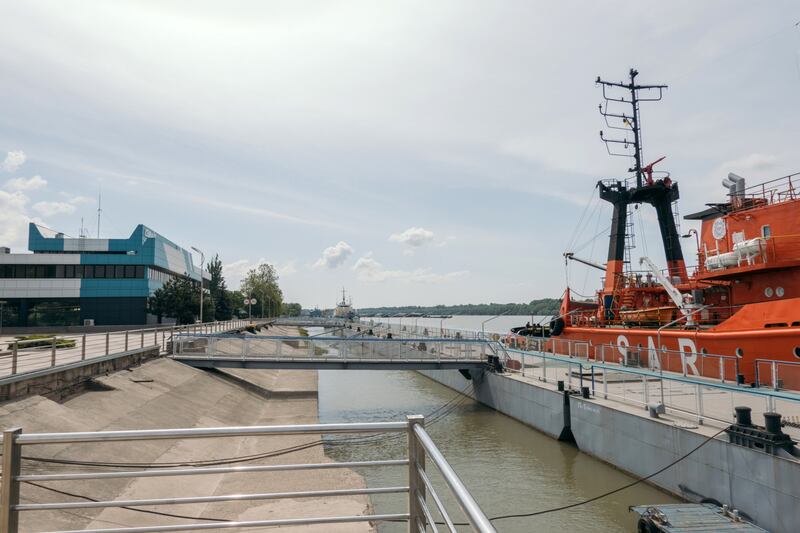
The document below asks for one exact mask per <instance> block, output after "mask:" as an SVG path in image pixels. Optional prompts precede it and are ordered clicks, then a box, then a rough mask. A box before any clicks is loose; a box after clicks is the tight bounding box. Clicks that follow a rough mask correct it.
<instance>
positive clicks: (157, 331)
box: [0, 319, 262, 378]
mask: <svg viewBox="0 0 800 533" xmlns="http://www.w3.org/2000/svg"><path fill="white" fill-rule="evenodd" d="M257 322H258V323H261V322H262V321H257ZM249 323H250V321H249V320H240V319H236V320H226V321H219V322H206V323H203V324H189V325H183V326H167V327H153V328H139V329H130V330H121V331H107V332H102V333H84V334H64V335H57V334H53V335H43V336H41V337H39V336H37V338H34V339H29V340H12V341H7V342H4V343H2V344H0V378H2V377H7V376H14V375H17V374H23V373H26V372H32V371H35V370H41V369H45V368H52V367H56V366H59V365H62V364H67V363H74V362H78V361H84V360H86V359H91V358H93V357H100V356H105V355H112V354H115V353H122V352H127V351H129V350H135V349H139V348H148V347H152V346H158V347H159V350H160V351H161V353H167V352H168V351H169V350H170V348H171V346H172V341H173V338H174V337H175V336H176V335H177V334H179V333H221V332H225V331H230V330H233V329H240V328H243V327H245V326H247V325H248V324H249Z"/></svg>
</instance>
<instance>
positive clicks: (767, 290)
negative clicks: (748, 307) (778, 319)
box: [764, 287, 773, 298]
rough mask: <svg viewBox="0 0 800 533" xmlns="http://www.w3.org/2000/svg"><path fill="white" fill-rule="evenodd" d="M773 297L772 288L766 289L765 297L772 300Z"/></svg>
mask: <svg viewBox="0 0 800 533" xmlns="http://www.w3.org/2000/svg"><path fill="white" fill-rule="evenodd" d="M772 295H773V291H772V287H767V288H766V289H764V296H766V297H767V298H772Z"/></svg>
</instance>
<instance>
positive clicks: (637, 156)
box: [595, 68, 667, 187]
mask: <svg viewBox="0 0 800 533" xmlns="http://www.w3.org/2000/svg"><path fill="white" fill-rule="evenodd" d="M628 75H629V76H630V80H631V81H630V83H624V82H618V83H616V82H611V81H604V80H601V79H600V76H598V77H597V80H596V82H595V83H597V84H598V85H601V86H602V87H603V99H604V100H605V103H604V104H600V105H598V106H597V107H598V109H599V110H600V114H601V115H603V117H604V118H605V121H606V126H608V127H609V128H610V129H614V130H623V131H625V132H632V133H633V140H629V139H628V136H627V134H626V135H625V136H624V137H623V138H621V139H619V138H617V139H609V138H606V137H605V135H604V133H603V131H602V130H601V131H600V138H601V139H602V140H603V142H604V143H605V144H606V150H608V153H609V154H610V155H614V156H620V157H632V158H633V161H634V165H633V167H632V168H629V169H628V172H634V173H635V174H636V186H637V187H641V186H642V182H643V178H644V174H645V172H646V169H645V167H644V166H643V164H642V161H643V158H642V125H641V121H640V118H639V103H641V102H658V101H659V100H661V98H662V96H663V91H664V89H666V88H667V86H666V85H637V84H636V76H638V75H639V71H638V70H636V69H633V68H632V69H631V70H630V72H629V73H628ZM606 89H608V92H606ZM613 89H627V90H628V91H629V92H630V96H624V95H622V96H618V95H614V94H613ZM640 91H648V92H647V93H645V94H651V95H654V94H655V91H658V96H657V97H656V96H649V97H644V98H643V97H641V96H640V95H639V93H640ZM610 103H613V104H612V107H616V104H623V105H629V106H630V107H631V111H630V114H628V113H627V112H621V113H620V112H615V111H616V110H615V109H613V110H612V109H610V108H609V104H610ZM609 118H611V119H612V122H609V120H608V119H609ZM614 120H618V121H619V122H620V123H621V125H619V124H614V123H613V121H614ZM620 144H621V145H622V146H623V150H624V151H623V152H618V151H614V150H612V146H611V145H620ZM631 149H632V150H633V153H631ZM650 173H652V166H651V167H650Z"/></svg>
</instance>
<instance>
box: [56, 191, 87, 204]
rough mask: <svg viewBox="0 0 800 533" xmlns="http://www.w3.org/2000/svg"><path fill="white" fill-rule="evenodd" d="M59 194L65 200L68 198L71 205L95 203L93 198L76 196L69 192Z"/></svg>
mask: <svg viewBox="0 0 800 533" xmlns="http://www.w3.org/2000/svg"><path fill="white" fill-rule="evenodd" d="M58 194H60V195H61V196H62V197H64V198H66V199H67V202H69V203H71V204H73V205H79V204H89V203H93V202H94V199H93V198H89V197H88V196H80V195H74V194H70V193H68V192H60V193H58Z"/></svg>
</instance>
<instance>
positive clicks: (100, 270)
mask: <svg viewBox="0 0 800 533" xmlns="http://www.w3.org/2000/svg"><path fill="white" fill-rule="evenodd" d="M94 277H96V278H104V277H106V266H105V265H95V266H94Z"/></svg>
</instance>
